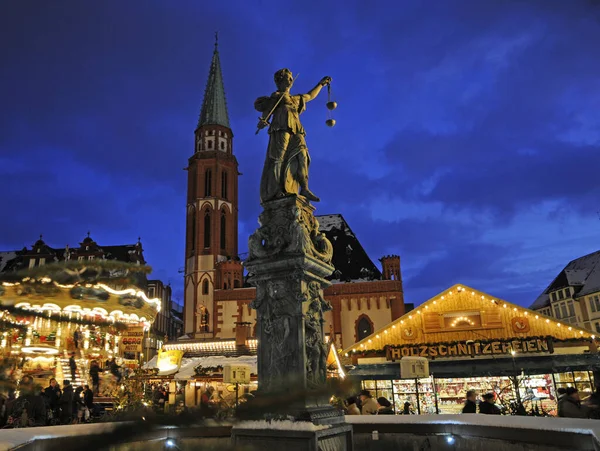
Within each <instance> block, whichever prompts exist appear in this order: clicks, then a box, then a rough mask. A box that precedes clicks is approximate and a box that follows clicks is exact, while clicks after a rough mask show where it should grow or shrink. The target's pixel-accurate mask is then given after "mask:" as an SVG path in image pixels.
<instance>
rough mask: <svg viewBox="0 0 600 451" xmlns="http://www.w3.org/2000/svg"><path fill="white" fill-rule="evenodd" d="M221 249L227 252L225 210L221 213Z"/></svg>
mask: <svg viewBox="0 0 600 451" xmlns="http://www.w3.org/2000/svg"><path fill="white" fill-rule="evenodd" d="M220 242H221V249H222V250H225V247H226V246H225V245H226V244H227V217H226V216H225V210H222V211H221V239H220Z"/></svg>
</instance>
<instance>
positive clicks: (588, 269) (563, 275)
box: [530, 251, 600, 333]
mask: <svg viewBox="0 0 600 451" xmlns="http://www.w3.org/2000/svg"><path fill="white" fill-rule="evenodd" d="M530 308H531V309H532V310H536V311H538V312H540V313H543V314H544V315H547V316H551V317H553V318H557V319H560V320H562V321H566V322H568V323H571V324H575V325H577V326H579V327H582V328H585V329H587V330H590V331H593V332H595V333H600V251H596V252H593V253H591V254H588V255H584V256H583V257H579V258H576V259H575V260H572V261H570V262H569V263H568V264H567V266H565V267H564V268H563V270H562V271H561V272H560V273H558V275H557V276H556V277H555V278H554V280H553V281H552V282H551V283H550V285H548V287H547V288H546V289H545V290H544V291H543V292H542V293H541V294H540V295H539V296H538V298H537V299H536V300H535V302H534V303H533V304H532V305H531V307H530Z"/></svg>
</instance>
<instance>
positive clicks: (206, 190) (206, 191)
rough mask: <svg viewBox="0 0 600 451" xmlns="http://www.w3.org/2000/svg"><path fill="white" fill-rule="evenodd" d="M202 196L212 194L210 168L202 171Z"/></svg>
mask: <svg viewBox="0 0 600 451" xmlns="http://www.w3.org/2000/svg"><path fill="white" fill-rule="evenodd" d="M204 196H205V197H210V196H212V171H211V170H210V169H207V170H206V172H205V173H204Z"/></svg>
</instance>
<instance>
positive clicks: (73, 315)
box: [0, 260, 161, 387]
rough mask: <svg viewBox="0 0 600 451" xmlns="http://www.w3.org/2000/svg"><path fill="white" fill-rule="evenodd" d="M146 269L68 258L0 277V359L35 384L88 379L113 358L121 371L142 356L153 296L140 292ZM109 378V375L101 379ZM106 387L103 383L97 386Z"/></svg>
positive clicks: (156, 306)
mask: <svg viewBox="0 0 600 451" xmlns="http://www.w3.org/2000/svg"><path fill="white" fill-rule="evenodd" d="M150 270H151V269H150V268H149V267H148V266H144V265H137V264H130V263H123V262H116V261H102V260H99V261H89V262H88V261H85V262H81V261H70V262H62V263H55V264H49V265H44V266H39V267H34V268H30V269H26V270H22V271H18V272H11V273H8V274H2V279H0V282H1V283H0V330H1V331H2V332H1V341H0V355H1V356H2V359H3V360H5V361H6V360H9V359H10V360H12V361H14V362H15V368H16V371H15V372H14V373H15V375H14V377H15V378H19V377H21V376H22V375H24V374H30V375H32V376H33V377H34V378H35V379H36V380H38V382H39V383H40V384H41V385H46V384H47V382H48V380H49V379H50V378H52V377H55V378H56V379H57V380H59V381H63V380H64V379H69V380H71V379H72V376H71V369H70V366H69V357H70V356H71V355H73V354H74V357H75V360H76V365H77V369H76V377H75V380H74V381H73V382H74V384H80V383H88V382H89V373H88V371H89V368H90V363H91V362H92V361H96V362H97V363H98V365H99V367H100V368H101V369H106V362H108V361H110V360H111V359H112V358H115V359H116V361H117V363H118V364H119V366H120V368H121V371H123V372H126V371H127V370H126V368H128V367H136V366H137V364H138V362H139V360H141V358H142V357H143V341H144V340H143V339H144V337H146V334H147V331H148V330H149V328H150V326H151V324H152V322H153V321H154V318H155V316H156V314H157V312H158V311H159V310H160V305H161V303H160V300H159V299H149V298H148V297H147V296H146V294H145V293H144V292H143V291H142V290H141V288H140V287H143V286H144V282H145V276H146V274H147V273H149V272H150ZM106 378H113V376H112V375H111V373H110V372H108V373H106V372H105V373H104V376H103V379H106ZM100 385H101V386H104V387H108V385H109V384H107V383H104V384H103V383H102V382H101V384H100Z"/></svg>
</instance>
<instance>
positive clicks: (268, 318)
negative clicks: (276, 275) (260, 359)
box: [258, 281, 294, 386]
mask: <svg viewBox="0 0 600 451" xmlns="http://www.w3.org/2000/svg"><path fill="white" fill-rule="evenodd" d="M266 295H267V299H268V300H267V302H266V303H265V304H264V309H261V310H262V311H263V314H262V315H261V316H262V322H263V328H264V333H265V335H264V337H265V338H266V339H267V341H268V346H269V349H270V353H269V365H268V367H269V371H268V378H267V379H268V381H269V385H271V386H276V385H278V384H280V383H281V381H282V380H284V377H285V372H286V370H288V369H289V368H290V366H291V365H292V359H293V357H294V351H293V348H292V346H291V344H290V343H289V337H290V333H291V317H292V315H293V312H292V311H291V307H292V305H291V303H289V302H287V301H286V299H287V297H286V296H289V293H288V291H287V287H286V285H285V283H284V282H281V281H277V282H270V283H269V285H268V287H267V293H266ZM258 304H259V305H258V307H259V308H261V305H262V302H260V303H258Z"/></svg>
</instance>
